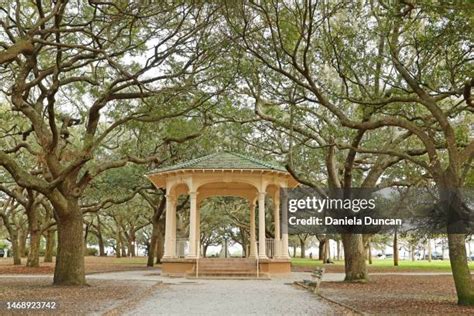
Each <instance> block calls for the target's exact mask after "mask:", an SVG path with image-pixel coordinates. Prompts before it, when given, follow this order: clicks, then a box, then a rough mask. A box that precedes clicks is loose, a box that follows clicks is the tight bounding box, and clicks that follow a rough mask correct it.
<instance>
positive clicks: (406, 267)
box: [291, 258, 474, 272]
mask: <svg viewBox="0 0 474 316" xmlns="http://www.w3.org/2000/svg"><path fill="white" fill-rule="evenodd" d="M291 264H292V266H293V267H294V268H296V269H297V270H301V269H314V268H316V267H322V266H323V263H322V262H321V261H319V260H314V259H307V258H292V259H291ZM398 264H399V265H398V267H395V266H394V265H393V260H392V259H374V260H373V263H372V264H371V265H368V267H369V272H370V271H371V270H375V271H372V272H384V271H387V272H394V271H397V270H399V271H400V272H402V271H403V272H407V271H413V272H416V271H419V272H422V271H426V272H451V265H450V263H449V260H432V261H431V262H428V261H426V260H418V261H411V260H400V261H399V262H398ZM324 266H325V267H329V271H328V272H340V271H339V270H341V271H342V270H343V269H344V261H342V260H341V261H335V262H334V264H330V265H324ZM469 268H470V269H471V270H474V262H469Z"/></svg>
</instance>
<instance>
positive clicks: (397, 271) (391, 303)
mask: <svg viewBox="0 0 474 316" xmlns="http://www.w3.org/2000/svg"><path fill="white" fill-rule="evenodd" d="M292 263H293V271H294V273H293V274H292V276H291V277H290V278H289V279H288V278H287V279H277V278H275V279H273V280H271V281H261V280H258V281H255V280H254V281H235V280H234V281H229V280H187V279H167V278H162V277H161V276H160V275H159V274H160V269H159V265H158V266H156V267H154V268H145V264H146V258H143V257H135V258H114V257H102V258H101V257H86V272H87V274H88V276H87V279H88V286H84V287H80V288H76V287H65V286H52V285H51V280H52V273H53V268H54V266H53V264H48V263H42V267H40V268H26V267H24V266H13V265H12V263H11V261H10V260H9V259H0V302H6V301H15V300H17V301H18V300H30V301H31V300H42V301H44V300H48V299H50V300H56V301H58V302H59V310H57V311H56V313H57V314H106V315H121V314H127V313H128V314H134V313H135V312H136V313H141V314H147V313H150V312H152V311H154V312H155V313H156V311H157V310H159V307H161V308H163V310H168V311H170V312H171V311H174V312H178V311H183V312H185V313H186V310H183V308H188V310H187V312H190V311H192V306H193V305H196V304H197V303H198V301H196V298H194V299H193V295H191V294H192V293H195V292H196V291H194V290H193V289H199V291H197V292H198V293H200V296H203V297H201V298H200V299H202V300H205V299H206V298H205V297H204V296H206V295H207V296H209V297H208V299H209V300H212V299H214V300H215V297H216V296H219V295H220V294H219V293H223V292H226V293H228V294H229V295H230V296H229V297H227V299H226V300H225V302H230V299H231V298H232V297H235V298H236V301H240V300H241V301H247V302H250V301H249V299H250V298H254V299H258V300H260V299H261V300H262V302H264V303H263V304H262V306H263V307H264V308H265V306H267V309H263V310H261V311H259V312H261V313H262V314H266V313H267V314H268V313H269V312H272V311H271V310H269V309H268V306H270V305H271V304H272V302H273V303H274V304H276V305H275V306H277V307H278V304H281V301H288V300H291V301H292V302H293V303H295V304H287V305H285V306H287V307H288V308H290V309H293V310H294V311H299V314H305V313H309V312H310V311H311V310H315V312H317V311H318V310H319V311H320V313H318V314H322V315H325V314H331V315H332V314H338V315H340V314H344V315H350V314H357V313H358V312H361V313H367V314H377V315H381V314H384V315H385V314H392V315H394V314H395V315H399V314H403V315H406V314H418V315H419V314H430V315H433V314H435V315H441V314H451V315H457V314H474V309H473V308H467V307H460V306H457V305H456V295H455V289H454V283H453V280H452V276H451V275H450V266H449V261H446V260H444V261H432V262H431V263H428V262H425V261H415V262H411V261H400V266H399V267H393V266H392V262H391V261H390V260H374V262H373V264H372V265H370V266H369V272H370V273H371V276H370V280H369V282H367V283H365V284H351V283H345V282H341V280H342V278H343V273H342V272H343V263H342V262H336V263H335V264H329V265H324V267H325V271H326V273H325V278H324V282H323V283H322V285H321V290H320V295H315V294H312V293H309V292H306V291H304V290H302V289H299V288H296V287H294V286H292V285H290V284H291V283H292V281H293V280H297V279H298V280H302V279H305V278H309V273H307V272H309V271H312V270H313V269H315V268H316V267H318V266H322V264H321V262H319V261H317V260H310V259H293V262H292ZM470 267H471V268H472V269H474V264H472V263H471V264H470ZM259 284H261V285H259ZM261 287H262V288H261ZM225 289H227V291H225ZM262 290H263V291H262ZM214 292H215V293H214ZM237 292H243V293H246V294H242V295H243V296H245V297H243V296H242V295H237V294H235V295H234V296H232V293H237ZM272 293H273V294H272ZM278 293H281V297H279V296H278V295H276V294H278ZM259 295H260V296H259ZM262 295H263V296H262ZM241 296H242V297H241ZM284 296H285V297H286V296H287V299H286V300H285V299H284ZM180 301H183V302H184V301H185V302H187V304H186V303H183V304H185V305H183V304H181V305H180V304H179V302H180ZM303 301H305V302H308V303H307V304H308V305H305V306H302V307H298V306H300V305H301V304H302V302H303ZM256 302H257V301H255V302H254V303H255V304H254V305H252V304H245V308H247V309H249V308H254V309H256V308H258V306H257V305H258V304H257V303H256ZM233 304H236V305H235V306H234V307H233V306H229V308H231V309H230V310H231V311H234V313H235V311H236V309H235V308H237V307H236V306H238V303H235V302H234V303H233ZM206 306H207V305H202V306H201V305H200V307H201V308H204V309H203V310H201V312H205V308H207V307H209V308H212V309H211V311H213V312H215V313H218V312H220V313H222V312H225V308H224V309H222V306H221V307H219V306H217V305H216V306H215V307H212V306H207V307H206ZM252 306H253V307H252ZM282 307H283V306H282ZM2 308H3V307H2ZM173 308H175V309H174V310H173ZM298 308H299V309H298ZM198 311H199V309H198V310H196V312H198ZM241 311H242V312H245V311H246V310H242V309H241ZM287 312H289V310H288V311H287ZM273 313H274V312H273ZM0 314H2V315H3V313H2V311H0ZM35 314H41V313H35ZM43 314H50V312H44V313H43ZM277 314H278V313H277ZM296 314H298V313H296Z"/></svg>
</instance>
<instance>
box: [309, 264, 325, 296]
mask: <svg viewBox="0 0 474 316" xmlns="http://www.w3.org/2000/svg"><path fill="white" fill-rule="evenodd" d="M324 271H325V270H324V268H317V269H316V270H314V271H313V272H312V273H311V278H312V283H313V284H311V285H312V286H313V292H314V293H318V292H319V285H320V284H321V281H322V280H323V274H324Z"/></svg>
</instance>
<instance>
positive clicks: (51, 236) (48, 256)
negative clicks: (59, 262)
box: [44, 229, 56, 262]
mask: <svg viewBox="0 0 474 316" xmlns="http://www.w3.org/2000/svg"><path fill="white" fill-rule="evenodd" d="M55 239H56V238H55V232H54V230H52V229H50V230H48V232H47V234H46V250H45V252H44V262H53V252H54V244H55Z"/></svg>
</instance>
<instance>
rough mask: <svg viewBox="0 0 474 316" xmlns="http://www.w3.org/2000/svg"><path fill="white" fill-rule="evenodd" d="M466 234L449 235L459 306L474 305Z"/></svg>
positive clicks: (450, 259) (450, 255)
mask: <svg viewBox="0 0 474 316" xmlns="http://www.w3.org/2000/svg"><path fill="white" fill-rule="evenodd" d="M464 238H465V235H464V234H448V245H449V261H450V262H451V270H452V271H453V278H454V284H455V286H456V292H457V295H458V304H459V305H474V292H473V286H472V280H471V272H470V271H469V266H468V264H467V254H466V244H465V240H464Z"/></svg>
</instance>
